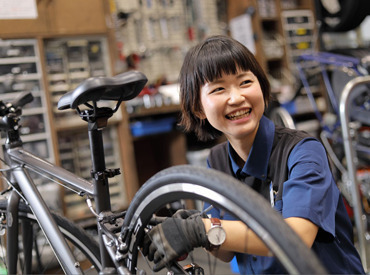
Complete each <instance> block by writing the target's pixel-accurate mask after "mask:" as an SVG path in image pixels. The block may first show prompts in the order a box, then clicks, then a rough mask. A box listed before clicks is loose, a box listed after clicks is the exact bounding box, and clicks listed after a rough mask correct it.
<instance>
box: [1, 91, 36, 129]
mask: <svg viewBox="0 0 370 275" xmlns="http://www.w3.org/2000/svg"><path fill="white" fill-rule="evenodd" d="M32 100H33V95H32V93H29V92H26V93H22V94H21V95H20V96H18V97H17V98H15V99H14V100H13V101H11V102H3V101H2V100H0V117H1V119H0V130H4V131H7V130H9V129H11V128H12V126H14V125H16V124H17V123H18V120H15V119H14V118H15V117H19V116H20V115H21V114H22V107H23V106H25V105H26V104H28V103H30V102H31V101H32Z"/></svg>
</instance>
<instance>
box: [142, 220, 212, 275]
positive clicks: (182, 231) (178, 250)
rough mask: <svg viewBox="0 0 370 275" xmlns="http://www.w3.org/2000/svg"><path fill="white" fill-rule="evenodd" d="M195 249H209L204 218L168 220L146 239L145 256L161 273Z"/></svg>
mask: <svg viewBox="0 0 370 275" xmlns="http://www.w3.org/2000/svg"><path fill="white" fill-rule="evenodd" d="M195 247H209V242H208V239H207V235H206V230H205V228H204V224H203V221H202V218H201V217H200V216H199V215H197V216H194V217H190V218H188V219H181V218H168V219H166V220H165V221H164V222H163V223H161V224H158V225H157V226H155V227H153V228H152V229H151V230H150V231H149V232H148V233H147V235H146V236H145V238H144V245H143V254H144V255H145V256H147V257H148V260H149V261H154V264H155V265H154V267H153V270H154V271H159V270H161V269H162V268H164V267H165V266H168V265H169V264H170V263H171V262H173V261H175V260H176V259H178V258H179V257H180V256H183V255H185V254H187V253H188V252H190V251H192V250H193V249H194V248H195Z"/></svg>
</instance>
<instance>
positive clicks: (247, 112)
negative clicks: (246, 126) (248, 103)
mask: <svg viewBox="0 0 370 275" xmlns="http://www.w3.org/2000/svg"><path fill="white" fill-rule="evenodd" d="M251 112H252V109H251V108H248V109H243V110H238V111H235V112H233V113H230V114H228V115H226V118H227V119H230V120H238V119H242V118H245V117H247V116H249V115H250V113H251Z"/></svg>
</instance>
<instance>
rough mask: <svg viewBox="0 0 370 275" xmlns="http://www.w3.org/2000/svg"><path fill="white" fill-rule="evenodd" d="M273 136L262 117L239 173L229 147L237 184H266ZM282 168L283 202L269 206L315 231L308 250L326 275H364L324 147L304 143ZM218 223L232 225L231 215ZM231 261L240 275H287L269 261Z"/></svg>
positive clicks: (313, 142)
mask: <svg viewBox="0 0 370 275" xmlns="http://www.w3.org/2000/svg"><path fill="white" fill-rule="evenodd" d="M274 132H275V126H274V124H273V122H272V121H270V120H269V119H267V118H266V117H262V119H261V121H260V125H259V128H258V131H257V134H256V138H255V140H254V143H253V146H252V148H251V151H250V154H249V156H248V159H247V161H246V163H245V165H244V167H239V166H238V165H237V163H236V161H235V159H236V158H235V156H236V152H235V151H234V149H233V148H232V146H231V145H230V144H229V147H228V148H229V158H230V160H231V165H232V170H233V172H234V176H235V177H236V178H238V179H241V178H244V177H245V176H246V175H249V176H253V177H255V178H258V179H261V180H265V179H266V176H267V168H268V162H269V157H270V154H271V151H272V146H273V140H274ZM282 165H284V164H282ZM287 167H288V169H289V177H288V180H287V181H286V182H285V183H284V185H283V196H282V199H281V200H278V201H274V200H273V197H271V204H272V206H273V207H274V209H275V210H276V211H278V212H280V213H281V215H282V216H283V218H289V217H300V218H304V219H308V220H310V221H311V222H313V223H314V224H316V225H317V226H318V227H319V232H318V234H317V237H316V239H315V242H314V244H313V246H312V249H313V250H314V251H315V253H316V254H317V256H318V257H319V259H320V260H321V262H322V263H323V265H324V266H325V267H326V268H327V270H328V271H329V272H330V273H335V274H356V273H357V274H358V273H364V270H363V267H362V264H361V261H360V257H359V255H358V252H357V250H356V249H355V247H354V245H353V241H352V235H353V232H352V224H351V221H350V219H349V217H348V215H347V212H346V209H345V206H344V203H343V200H342V197H341V194H340V192H339V190H338V188H337V186H336V184H335V182H334V179H333V176H332V174H331V170H330V167H329V164H328V159H327V155H326V151H325V148H324V147H323V145H322V144H321V143H320V142H319V141H317V140H316V139H314V138H306V139H303V140H302V141H300V142H299V143H298V144H297V145H296V146H295V147H294V148H293V150H292V152H291V153H290V155H289V159H288V163H287ZM206 207H207V205H206V206H205V208H206ZM209 214H211V215H212V216H217V217H220V213H219V211H218V210H217V209H212V210H211V212H210V213H209ZM220 218H221V219H229V220H233V219H234V218H233V217H232V216H230V215H226V216H222V217H220ZM297 256H298V257H299V255H297ZM236 258H237V261H238V266H239V270H240V273H241V274H253V273H254V274H263V273H265V274H266V273H286V272H285V270H284V269H283V268H282V267H281V265H280V264H279V262H278V261H277V260H276V259H275V258H274V257H262V256H253V255H248V254H241V253H236Z"/></svg>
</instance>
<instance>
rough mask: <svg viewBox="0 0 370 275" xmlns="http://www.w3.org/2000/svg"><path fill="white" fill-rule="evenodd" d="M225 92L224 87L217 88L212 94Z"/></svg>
mask: <svg viewBox="0 0 370 275" xmlns="http://www.w3.org/2000/svg"><path fill="white" fill-rule="evenodd" d="M223 90H224V88H222V87H218V88H216V89H213V90H211V92H210V94H213V93H217V92H221V91H223Z"/></svg>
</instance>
